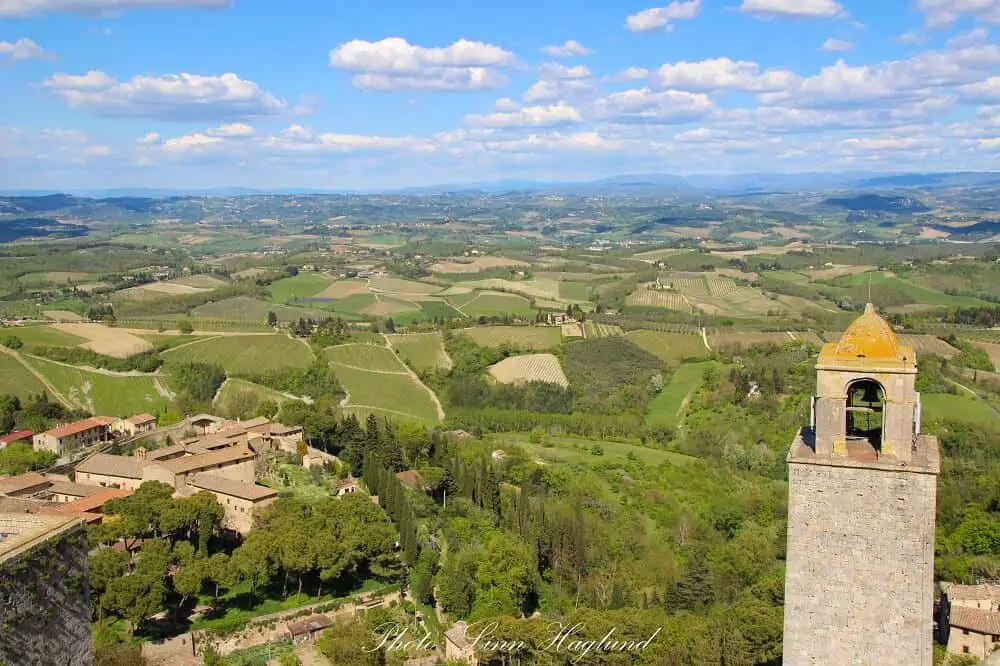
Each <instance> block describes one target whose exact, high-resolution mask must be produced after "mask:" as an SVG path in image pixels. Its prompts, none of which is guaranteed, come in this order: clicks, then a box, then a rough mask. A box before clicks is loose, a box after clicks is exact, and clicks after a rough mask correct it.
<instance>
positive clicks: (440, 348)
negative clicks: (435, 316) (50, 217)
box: [389, 332, 451, 372]
mask: <svg viewBox="0 0 1000 666" xmlns="http://www.w3.org/2000/svg"><path fill="white" fill-rule="evenodd" d="M389 340H390V341H391V342H392V346H393V347H395V348H396V350H397V351H398V352H399V358H400V359H403V360H404V361H406V363H408V364H409V365H410V367H411V368H413V369H414V370H416V371H417V372H424V371H426V370H433V369H435V368H449V367H451V360H450V359H449V358H448V354H447V353H446V352H445V350H444V342H443V341H442V339H441V334H440V333H438V332H434V333H409V334H405V335H400V334H398V335H390V336H389Z"/></svg>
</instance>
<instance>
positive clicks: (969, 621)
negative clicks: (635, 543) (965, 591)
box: [949, 604, 1000, 636]
mask: <svg viewBox="0 0 1000 666" xmlns="http://www.w3.org/2000/svg"><path fill="white" fill-rule="evenodd" d="M949 622H950V623H951V626H953V627H958V628H960V629H969V630H970V631H975V632H977V633H980V634H991V635H993V636H1000V613H994V612H992V611H987V610H980V609H978V608H966V607H965V606H955V605H954V604H952V607H951V619H950V620H949Z"/></svg>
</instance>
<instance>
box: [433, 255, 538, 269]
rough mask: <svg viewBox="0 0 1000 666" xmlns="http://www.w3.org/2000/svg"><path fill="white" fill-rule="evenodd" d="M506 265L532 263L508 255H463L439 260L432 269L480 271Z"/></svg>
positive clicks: (526, 264)
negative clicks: (468, 256) (467, 256)
mask: <svg viewBox="0 0 1000 666" xmlns="http://www.w3.org/2000/svg"><path fill="white" fill-rule="evenodd" d="M505 266H530V264H529V263H528V262H526V261H521V260H519V259H509V258H507V257H472V258H465V257H461V258H456V259H452V260H448V261H439V262H438V263H436V264H434V265H433V266H431V268H430V270H431V272H432V273H479V272H480V271H485V270H489V269H490V268H501V267H505Z"/></svg>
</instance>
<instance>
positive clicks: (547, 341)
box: [458, 326, 562, 350]
mask: <svg viewBox="0 0 1000 666" xmlns="http://www.w3.org/2000/svg"><path fill="white" fill-rule="evenodd" d="M458 332H459V333H461V334H462V335H466V336H468V337H470V338H472V340H473V342H475V343H476V344H477V345H481V346H483V347H499V346H500V345H503V344H506V345H509V346H512V347H515V346H516V347H517V348H519V349H524V350H544V349H553V348H555V347H558V346H559V344H560V343H561V342H562V329H560V328H559V327H558V326H478V327H476V328H465V329H462V330H461V331H458Z"/></svg>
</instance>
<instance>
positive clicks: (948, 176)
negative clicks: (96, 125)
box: [0, 171, 1000, 199]
mask: <svg viewBox="0 0 1000 666" xmlns="http://www.w3.org/2000/svg"><path fill="white" fill-rule="evenodd" d="M986 185H1000V173H997V172H945V173H896V174H884V173H872V172H862V171H858V172H841V173H824V172H815V173H797V174H784V173H750V174H739V175H718V174H694V175H688V176H679V175H676V174H664V173H657V174H627V175H621V176H613V177H610V178H602V179H598V180H589V181H533V180H516V179H507V180H498V181H484V182H474V183H450V184H441V185H433V186H421V187H405V188H391V189H384V190H324V189H315V188H298V189H296V188H280V189H274V190H264V189H256V188H245V187H220V188H211V189H170V188H113V189H101V190H98V189H94V190H68V191H56V190H0V197H3V196H41V195H47V194H73V195H76V196H83V197H93V198H109V197H149V198H157V199H160V198H166V197H177V196H196V197H197V196H205V197H218V196H249V195H266V194H275V195H294V194H303V195H309V194H369V195H375V194H385V195H406V194H411V195H412V194H448V193H468V192H483V193H488V194H500V193H505V192H538V191H550V192H556V193H559V192H564V193H575V194H586V193H619V194H627V193H635V194H639V193H646V194H648V193H668V194H669V193H677V194H698V193H703V194H716V195H718V194H744V195H747V194H773V193H781V192H795V191H798V192H801V191H803V190H806V191H830V190H849V189H861V188H864V189H901V188H941V187H976V186H980V187H981V186H986Z"/></svg>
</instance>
